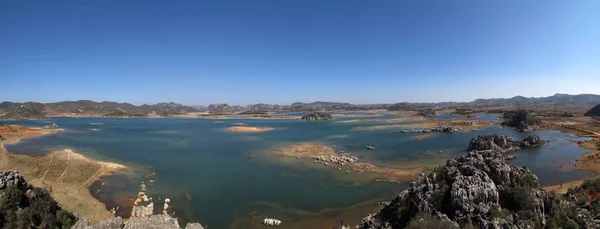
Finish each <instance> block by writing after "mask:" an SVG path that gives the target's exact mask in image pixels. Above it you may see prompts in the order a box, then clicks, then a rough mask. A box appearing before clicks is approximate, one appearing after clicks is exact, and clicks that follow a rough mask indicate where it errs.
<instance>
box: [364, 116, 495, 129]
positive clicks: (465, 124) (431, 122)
mask: <svg viewBox="0 0 600 229" xmlns="http://www.w3.org/2000/svg"><path fill="white" fill-rule="evenodd" d="M492 125H494V123H492V122H486V121H465V120H439V119H430V118H429V119H425V120H424V121H422V122H420V123H415V124H396V125H378V126H365V127H354V128H352V130H389V129H415V128H417V129H430V128H436V127H440V126H447V127H454V128H457V127H458V128H460V129H461V130H474V129H477V128H480V127H485V126H492Z"/></svg>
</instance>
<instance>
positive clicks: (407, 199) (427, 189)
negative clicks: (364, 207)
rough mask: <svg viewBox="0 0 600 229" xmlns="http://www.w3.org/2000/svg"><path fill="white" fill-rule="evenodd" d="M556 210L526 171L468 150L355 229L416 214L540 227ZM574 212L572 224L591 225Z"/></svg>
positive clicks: (391, 224)
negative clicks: (532, 224)
mask: <svg viewBox="0 0 600 229" xmlns="http://www.w3.org/2000/svg"><path fill="white" fill-rule="evenodd" d="M560 206H561V202H560V201H559V200H558V199H557V198H556V197H555V196H554V195H552V194H550V193H549V192H547V191H545V190H543V189H542V188H540V186H539V182H538V179H537V177H536V176H535V175H534V174H533V173H531V171H529V170H528V169H526V168H524V167H517V166H514V165H511V164H510V163H509V162H508V160H507V158H506V157H505V156H504V155H503V154H502V152H500V151H498V150H481V151H471V152H469V153H468V154H467V155H465V156H459V157H457V158H455V159H451V160H448V162H447V163H446V165H445V166H443V167H438V168H436V169H435V170H434V171H433V172H432V173H430V174H428V175H427V176H425V175H422V176H421V177H419V178H418V179H417V180H416V181H413V182H412V183H410V185H409V186H408V188H406V189H405V190H404V191H402V192H401V193H400V195H398V197H396V198H395V199H394V200H392V202H391V203H390V204H389V205H387V206H385V207H384V208H383V209H382V210H381V211H380V212H378V213H376V214H375V215H369V216H367V217H366V218H364V219H362V221H361V223H360V225H359V228H362V229H376V228H377V229H379V228H382V229H383V228H385V229H391V228H404V227H406V226H407V225H408V223H409V222H410V221H411V220H413V219H416V217H417V216H419V215H429V216H433V217H434V218H436V219H438V220H441V221H450V222H451V223H452V224H454V225H456V226H457V227H458V226H459V225H460V226H461V227H464V226H467V225H475V228H530V227H529V226H528V225H530V224H531V223H532V222H533V223H535V224H540V225H545V224H546V217H547V215H546V214H548V213H549V212H553V211H561V210H562V209H560V208H559V207H560ZM555 209H557V210H555ZM580 210H582V211H580V214H579V215H580V217H577V218H576V219H574V220H576V222H577V224H578V225H580V226H581V225H584V227H585V228H591V227H593V226H592V225H593V221H590V220H591V219H592V217H591V216H590V214H589V213H586V212H585V209H580ZM498 212H503V213H504V214H503V216H499V215H501V214H497V213H498Z"/></svg>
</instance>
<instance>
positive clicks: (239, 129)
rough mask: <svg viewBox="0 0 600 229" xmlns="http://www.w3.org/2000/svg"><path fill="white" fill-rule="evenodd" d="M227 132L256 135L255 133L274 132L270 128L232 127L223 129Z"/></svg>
mask: <svg viewBox="0 0 600 229" xmlns="http://www.w3.org/2000/svg"><path fill="white" fill-rule="evenodd" d="M225 129H226V130H227V131H231V132H242V133H256V132H266V131H271V130H274V129H275V128H272V127H254V126H232V127H228V128H225Z"/></svg>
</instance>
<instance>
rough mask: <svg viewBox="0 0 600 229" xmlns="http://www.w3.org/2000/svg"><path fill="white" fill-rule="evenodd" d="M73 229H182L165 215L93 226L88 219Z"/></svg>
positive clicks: (193, 226) (193, 227) (197, 228)
mask: <svg viewBox="0 0 600 229" xmlns="http://www.w3.org/2000/svg"><path fill="white" fill-rule="evenodd" d="M71 229H180V227H179V223H178V222H177V219H176V218H173V217H171V216H165V215H153V216H150V217H143V218H136V219H131V220H129V221H128V222H127V223H126V224H124V223H123V219H121V217H116V218H114V219H110V220H104V221H100V222H98V223H96V224H93V225H92V224H91V223H90V221H89V220H88V219H87V218H80V219H79V220H78V221H77V222H76V223H75V225H73V227H71ZM185 229H204V227H202V225H200V224H199V223H188V224H187V225H186V226H185Z"/></svg>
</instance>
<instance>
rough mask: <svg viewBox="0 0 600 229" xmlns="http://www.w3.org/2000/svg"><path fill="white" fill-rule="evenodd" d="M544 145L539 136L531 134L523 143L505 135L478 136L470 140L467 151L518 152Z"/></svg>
mask: <svg viewBox="0 0 600 229" xmlns="http://www.w3.org/2000/svg"><path fill="white" fill-rule="evenodd" d="M544 143H546V142H545V141H544V140H542V139H541V138H540V137H539V136H537V135H535V134H532V135H528V136H526V137H525V138H524V139H523V141H519V140H515V139H513V137H511V136H506V135H499V134H494V135H480V136H477V138H473V139H471V141H470V142H469V150H498V151H502V152H506V151H512V150H518V149H521V148H532V147H538V146H541V145H543V144H544Z"/></svg>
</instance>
